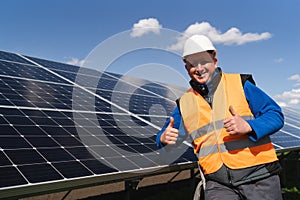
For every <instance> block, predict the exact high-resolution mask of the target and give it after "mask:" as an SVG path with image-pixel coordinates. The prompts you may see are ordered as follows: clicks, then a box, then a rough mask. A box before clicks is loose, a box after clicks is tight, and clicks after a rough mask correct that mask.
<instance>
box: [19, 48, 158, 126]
mask: <svg viewBox="0 0 300 200" xmlns="http://www.w3.org/2000/svg"><path fill="white" fill-rule="evenodd" d="M18 55H19V56H20V57H21V58H23V59H25V60H27V61H29V62H32V63H33V64H35V65H37V66H39V67H41V68H43V69H45V70H46V71H49V72H50V73H53V74H54V75H56V76H58V77H60V78H61V79H63V80H65V81H67V82H69V83H71V84H74V85H76V86H77V87H78V88H81V89H82V90H84V91H86V92H88V93H90V94H92V95H95V96H96V97H97V98H99V99H101V100H103V101H105V102H107V103H109V104H112V105H114V106H115V107H117V108H118V109H120V110H122V111H124V112H125V113H128V114H130V115H132V116H134V117H136V118H138V119H139V120H141V121H143V122H144V123H147V124H149V125H150V126H153V127H154V128H156V129H157V130H160V127H158V126H156V125H154V124H152V123H150V122H148V121H146V120H144V119H143V118H140V117H139V116H137V115H135V114H134V113H131V112H129V111H127V110H126V109H124V108H122V107H120V106H118V105H116V104H113V103H112V102H111V101H108V100H107V99H105V98H102V97H101V96H99V95H97V94H95V93H92V92H90V91H89V90H87V89H86V88H85V87H82V86H81V85H78V84H76V83H72V82H71V81H70V80H69V79H67V78H65V77H63V76H61V75H59V74H57V73H55V72H53V71H51V70H49V69H47V68H46V67H44V66H42V65H40V64H38V63H36V62H34V61H32V60H30V59H28V58H26V57H24V56H22V55H21V54H18Z"/></svg>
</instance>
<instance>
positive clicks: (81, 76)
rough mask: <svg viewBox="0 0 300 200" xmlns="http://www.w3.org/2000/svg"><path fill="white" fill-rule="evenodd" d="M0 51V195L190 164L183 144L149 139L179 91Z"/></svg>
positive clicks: (189, 151) (189, 153)
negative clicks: (168, 147) (160, 145)
mask: <svg viewBox="0 0 300 200" xmlns="http://www.w3.org/2000/svg"><path fill="white" fill-rule="evenodd" d="M0 56H1V57H0V68H1V72H0V77H1V78H0V88H1V89H0V127H1V129H2V130H1V133H0V158H1V161H0V168H1V170H0V177H1V181H0V191H1V192H0V197H1V198H2V197H10V195H12V196H15V195H19V196H22V195H26V194H29V193H32V192H33V191H35V192H37V193H38V192H43V191H47V190H48V191H51V190H52V191H55V190H57V189H61V188H68V187H78V186H79V185H87V184H92V183H94V182H95V180H96V182H106V181H112V180H120V179H124V178H129V177H135V176H140V174H139V173H142V172H145V171H147V173H149V172H150V173H154V174H155V173H158V172H159V171H163V170H162V169H161V168H162V167H167V166H169V165H171V166H174V167H175V168H176V167H178V166H180V168H182V169H184V167H186V168H190V167H191V164H192V165H193V166H194V164H195V157H194V155H193V151H192V149H191V148H190V147H189V146H187V145H185V144H182V145H180V146H179V148H178V150H176V151H175V152H174V151H173V152H172V153H168V152H163V151H161V150H157V148H156V145H155V133H157V131H158V129H159V128H160V127H161V126H162V125H163V123H164V122H165V120H166V118H167V116H168V115H169V114H170V112H171V111H172V110H173V108H174V106H175V103H174V101H173V100H174V99H175V97H176V95H177V94H178V93H180V92H183V90H181V91H180V90H179V89H178V88H177V87H166V86H163V85H161V84H158V83H154V82H150V81H146V80H141V79H136V78H133V77H123V78H121V77H122V76H120V75H118V74H113V73H106V72H98V71H95V70H91V69H80V68H79V67H77V66H71V65H67V64H62V63H57V62H52V61H47V60H43V59H38V58H33V57H25V56H22V55H17V54H13V53H7V52H0ZM166 94H168V95H166ZM170 95H171V96H170ZM162 108H163V109H162ZM175 168H174V169H175ZM170 170H171V168H168V169H166V171H170ZM129 172H130V173H129ZM78 180H83V181H82V182H79V181H78ZM43 185H45V186H47V187H46V188H45V187H41V186H43Z"/></svg>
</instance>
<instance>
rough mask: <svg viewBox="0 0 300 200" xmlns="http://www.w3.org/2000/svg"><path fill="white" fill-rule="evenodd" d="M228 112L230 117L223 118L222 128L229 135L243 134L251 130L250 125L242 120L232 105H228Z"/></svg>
mask: <svg viewBox="0 0 300 200" xmlns="http://www.w3.org/2000/svg"><path fill="white" fill-rule="evenodd" d="M229 112H230V113H231V115H232V117H229V118H226V119H225V120H224V122H223V123H224V128H225V129H226V131H227V132H228V133H229V134H231V135H235V134H238V135H244V134H247V133H249V132H251V131H252V128H251V126H250V125H249V124H248V123H247V121H246V120H244V119H243V118H242V117H241V116H240V115H239V114H238V113H237V112H235V110H234V109H233V107H232V106H229Z"/></svg>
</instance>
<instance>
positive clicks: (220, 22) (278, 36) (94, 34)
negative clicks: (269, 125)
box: [0, 0, 300, 108]
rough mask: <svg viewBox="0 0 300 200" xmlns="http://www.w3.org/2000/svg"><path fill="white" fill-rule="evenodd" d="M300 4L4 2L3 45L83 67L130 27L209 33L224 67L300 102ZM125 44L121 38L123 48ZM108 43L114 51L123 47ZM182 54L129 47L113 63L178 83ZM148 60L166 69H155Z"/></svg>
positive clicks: (0, 17)
mask: <svg viewBox="0 0 300 200" xmlns="http://www.w3.org/2000/svg"><path fill="white" fill-rule="evenodd" d="M299 9H300V1H297V0H286V1H280V0H274V1H266V0H265V1H264V0H263V1H261V0H252V1H250V0H249V1H240V0H239V1H238V0H228V1H221V0H220V1H201V0H194V1H192V0H185V1H176V0H173V1H162V0H152V1H142V0H127V1H121V0H120V1H116V0H109V1H96V0H82V1H79V0H78V1H76V0H48V1H47V0H43V1H40V0H26V1H25V0H3V1H1V6H0V24H1V31H0V50H3V51H8V52H14V53H20V54H24V55H30V56H34V57H39V58H45V59H49V60H55V61H59V62H66V63H72V64H76V65H80V64H81V63H82V62H83V61H86V59H87V58H89V55H91V52H96V51H95V49H97V47H99V44H100V47H101V45H102V44H103V42H104V41H109V40H110V39H111V38H112V37H113V36H116V38H118V36H120V34H122V33H124V32H125V33H128V34H130V35H131V36H132V37H135V38H142V37H147V36H149V35H151V34H152V35H159V34H162V33H163V30H165V31H168V30H171V31H175V32H178V33H182V34H186V35H189V34H193V33H203V34H208V35H209V36H210V37H211V39H212V40H213V42H214V44H215V46H216V48H217V50H218V59H219V65H220V66H221V67H222V69H223V71H224V72H228V73H251V74H253V76H254V79H255V81H256V82H257V85H258V86H259V87H260V88H262V89H263V90H264V91H265V92H266V93H268V94H269V95H270V96H272V97H273V98H274V99H275V100H276V101H277V102H278V103H280V105H289V106H293V107H296V108H300V66H299V64H298V58H300V51H299V47H298V44H299V42H298V40H299V38H298V37H299V35H300V27H299V26H298V23H297V19H299V18H300V12H299ZM149 26H151V28H152V29H146V31H144V32H143V31H142V32H139V31H138V29H137V27H140V28H143V27H149ZM147 30H148V31H147ZM181 42H182V41H181V40H180V38H177V40H175V41H174V44H173V45H176V44H177V47H178V48H179V47H180V44H181ZM126 44H127V43H126V42H125V41H122V42H121V44H120V46H126ZM102 47H103V45H102ZM107 48H108V49H107V51H108V52H110V51H112V52H113V51H115V50H116V49H118V46H109V47H107ZM109 48H111V49H109ZM179 51H180V50H179ZM178 55H180V53H179V54H178ZM178 55H175V54H172V53H170V52H168V51H163V50H162V51H159V50H155V51H151V50H147V49H144V50H140V51H130V52H128V53H127V54H126V55H122V56H120V57H118V59H116V60H114V63H113V64H112V66H111V67H110V69H111V70H112V71H114V72H118V73H124V74H126V73H127V74H130V73H131V72H133V71H135V72H136V74H138V75H141V74H142V73H144V75H145V74H146V75H147V77H148V78H149V79H152V78H153V79H154V78H155V77H156V78H157V77H159V75H161V77H160V78H159V79H163V80H164V81H170V83H172V84H173V83H174V79H175V82H176V80H179V79H182V77H180V76H181V75H180V74H182V76H183V77H184V78H186V79H187V76H186V74H185V71H184V69H183V64H182V63H181V60H180V56H178ZM98 57H99V58H100V59H101V55H99V54H98ZM100 62H101V61H100ZM149 63H151V64H153V63H154V65H155V66H156V68H155V69H156V70H157V69H159V67H161V69H163V70H162V71H163V72H162V71H159V70H158V71H156V70H155V69H151V67H150V65H151V64H149ZM137 66H138V67H137ZM133 69H135V70H133ZM138 69H143V70H140V71H139V70H138ZM146 69H151V70H149V71H147V70H146ZM168 69H172V70H170V71H172V72H170V74H168ZM141 71H142V72H141ZM151 72H152V75H151ZM132 74H134V73H132ZM174 77H175V78H174ZM184 78H183V79H182V80H184ZM172 80H173V82H172ZM177 82H179V81H177Z"/></svg>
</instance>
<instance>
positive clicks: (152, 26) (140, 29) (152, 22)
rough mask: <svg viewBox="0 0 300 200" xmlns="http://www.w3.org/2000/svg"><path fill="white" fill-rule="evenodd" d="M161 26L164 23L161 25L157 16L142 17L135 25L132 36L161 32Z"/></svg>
mask: <svg viewBox="0 0 300 200" xmlns="http://www.w3.org/2000/svg"><path fill="white" fill-rule="evenodd" d="M161 28H162V25H160V24H159V22H158V20H157V19H155V18H148V19H141V20H139V22H138V23H136V24H134V25H133V28H132V32H131V33H130V36H131V37H141V36H143V35H145V34H147V33H149V32H153V33H155V34H159V33H160V29H161Z"/></svg>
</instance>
